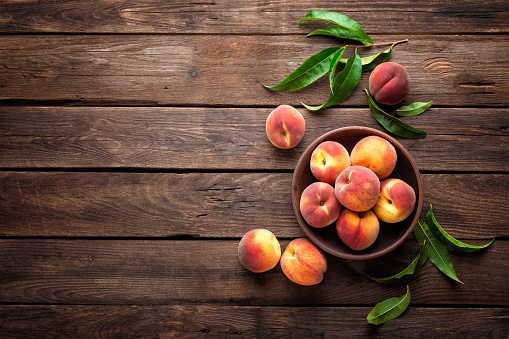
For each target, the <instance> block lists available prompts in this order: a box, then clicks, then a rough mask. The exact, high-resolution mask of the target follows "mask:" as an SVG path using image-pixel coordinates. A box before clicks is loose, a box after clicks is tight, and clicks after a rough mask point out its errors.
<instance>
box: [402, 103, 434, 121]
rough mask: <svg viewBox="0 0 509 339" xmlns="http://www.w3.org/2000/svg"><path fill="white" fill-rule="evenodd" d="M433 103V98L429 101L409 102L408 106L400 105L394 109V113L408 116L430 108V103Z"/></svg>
mask: <svg viewBox="0 0 509 339" xmlns="http://www.w3.org/2000/svg"><path fill="white" fill-rule="evenodd" d="M432 103H433V100H431V101H430V102H414V103H411V104H410V105H408V106H402V107H400V108H398V109H397V110H396V114H398V115H401V116H404V117H409V116H412V115H419V114H421V113H422V112H424V111H425V110H427V109H428V108H430V106H431V104H432Z"/></svg>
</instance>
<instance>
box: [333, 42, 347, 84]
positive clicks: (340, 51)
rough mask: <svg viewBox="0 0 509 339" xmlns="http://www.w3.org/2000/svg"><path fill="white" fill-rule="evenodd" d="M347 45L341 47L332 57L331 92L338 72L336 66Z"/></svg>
mask: <svg viewBox="0 0 509 339" xmlns="http://www.w3.org/2000/svg"><path fill="white" fill-rule="evenodd" d="M345 49H346V47H342V48H340V49H339V50H338V51H337V52H336V53H334V56H333V57H332V60H331V63H330V68H329V83H330V89H331V93H332V92H333V88H332V87H333V85H334V75H335V73H336V67H337V66H338V63H339V60H340V59H341V56H342V55H343V53H344V52H345Z"/></svg>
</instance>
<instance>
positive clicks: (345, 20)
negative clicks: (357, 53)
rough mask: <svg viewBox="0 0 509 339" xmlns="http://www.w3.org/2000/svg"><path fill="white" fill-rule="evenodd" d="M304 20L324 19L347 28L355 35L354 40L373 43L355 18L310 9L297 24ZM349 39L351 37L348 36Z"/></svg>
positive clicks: (365, 43)
mask: <svg viewBox="0 0 509 339" xmlns="http://www.w3.org/2000/svg"><path fill="white" fill-rule="evenodd" d="M305 20H324V21H329V22H332V23H334V24H336V25H339V26H341V27H343V28H344V29H345V30H348V31H350V32H351V34H353V35H354V36H356V37H357V38H356V39H354V40H357V41H360V42H362V43H363V44H364V45H369V44H372V43H373V40H371V38H370V37H369V35H367V34H366V33H365V32H364V30H363V29H362V27H361V25H359V24H358V23H357V22H356V21H355V20H353V19H351V18H349V17H347V16H346V15H343V14H340V13H336V12H329V11H320V10H317V11H312V12H309V13H308V14H307V15H306V16H305V17H303V18H302V19H300V21H299V25H300V24H301V23H302V22H303V21H305ZM349 39H351V38H349Z"/></svg>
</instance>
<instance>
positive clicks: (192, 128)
mask: <svg viewBox="0 0 509 339" xmlns="http://www.w3.org/2000/svg"><path fill="white" fill-rule="evenodd" d="M508 7H509V4H508V2H507V1H499V0H495V1H483V0H470V1H460V2H458V1H453V0H441V1H433V0H426V1H416V2H414V1H405V0H394V1H392V2H385V1H379V2H374V1H356V2H355V3H352V2H351V1H300V2H298V3H296V2H292V1H274V2H267V1H258V0H252V1H227V0H223V1H221V0H219V1H210V2H209V1H203V2H188V1H158V0H146V1H120V0H97V1H75V0H70V1H62V2H59V1H35V0H22V1H0V34H1V35H0V337H2V338H10V337H23V338H27V337H34V338H45V337H47V338H54V337H122V338H125V337H133V338H140V337H202V336H203V337H221V338H225V337H303V338H304V337H348V338H352V337H366V336H368V335H375V336H385V337H392V338H394V337H404V338H408V337H437V338H443V337H460V338H464V337H471V338H485V337H495V338H507V336H508V335H509V308H508V307H509V293H508V290H509V274H508V272H509V264H508V260H507V258H508V257H509V225H508V216H509V207H508V206H509V204H508V203H507V201H508V198H509V193H508V191H509V161H508V160H509V72H508V71H507V67H508V64H509V43H508V42H509V37H508V32H509V9H508ZM314 9H324V10H331V11H337V12H340V13H343V14H345V15H348V16H350V17H351V18H353V19H354V20H356V21H357V22H359V23H360V24H361V25H362V27H363V28H364V30H365V31H366V32H367V33H368V34H369V35H370V36H371V37H372V38H373V40H374V41H375V42H390V41H397V40H401V39H407V38H408V39H409V41H408V43H405V44H400V45H397V46H396V47H394V50H393V56H392V59H391V61H395V62H398V63H401V64H402V65H404V66H405V67H406V68H407V70H408V72H409V74H410V77H411V81H412V88H411V92H410V94H409V96H408V97H407V99H406V100H405V101H404V103H406V104H407V103H411V102H414V101H429V100H434V104H433V106H432V108H430V109H429V110H428V111H426V112H425V113H424V114H422V115H420V116H416V117H409V118H405V121H407V122H409V123H411V124H412V125H414V126H415V127H417V128H420V129H423V130H425V131H427V132H428V136H427V137H426V138H424V139H418V140H411V139H402V138H399V139H398V140H399V141H400V142H401V143H402V144H403V145H404V146H405V147H406V148H407V149H408V150H409V151H410V153H411V154H412V155H413V157H414V159H415V160H416V162H417V165H418V166H419V168H420V170H421V174H422V178H423V183H424V202H425V204H424V208H423V216H424V213H425V211H427V208H428V206H429V204H430V203H432V204H433V206H434V211H435V215H436V217H437V219H438V220H439V222H440V223H441V224H442V226H443V227H444V228H445V229H446V230H448V231H449V233H451V234H452V235H453V236H455V237H457V238H459V239H461V240H463V241H465V242H470V243H474V244H480V243H484V242H486V241H487V240H489V239H491V238H493V237H496V238H497V240H496V241H495V242H494V244H493V245H492V246H491V247H490V248H489V249H487V250H486V251H483V252H481V253H475V254H458V253H453V254H452V256H451V259H452V261H453V263H454V266H455V269H456V272H457V273H458V276H459V278H460V279H461V280H462V281H463V282H464V283H465V284H464V285H459V284H457V283H454V282H452V281H451V280H448V279H447V278H446V277H445V276H444V275H443V274H441V273H440V272H438V270H437V269H436V268H435V267H434V266H433V265H431V263H429V262H428V263H427V264H426V265H425V266H424V268H423V269H422V270H421V271H420V272H419V274H418V275H417V276H416V277H414V278H413V279H412V280H411V281H410V283H409V286H410V290H411V294H412V301H411V304H410V306H409V308H408V309H407V311H406V312H405V313H404V314H403V315H402V316H401V317H399V318H398V319H395V320H393V321H390V322H388V323H386V324H384V325H382V326H379V327H376V326H373V325H370V324H368V323H367V322H366V320H365V318H366V316H367V314H368V313H369V311H370V309H371V308H372V307H373V306H374V305H375V304H376V303H377V302H380V301H381V300H383V299H386V298H390V297H394V296H400V295H402V294H404V292H405V288H406V287H405V284H398V285H395V286H394V285H391V286H386V285H381V284H378V283H375V282H372V281H370V280H369V279H367V278H366V277H365V276H364V275H363V272H364V271H369V272H378V273H379V274H380V275H389V274H390V273H395V272H397V271H398V270H399V269H401V268H403V267H405V265H406V264H407V263H409V262H410V261H411V260H412V258H413V257H414V256H415V255H416V253H417V251H418V248H417V245H416V241H415V239H413V237H412V238H411V239H409V240H408V241H407V242H405V244H404V245H403V246H401V247H400V248H399V249H397V250H396V251H395V252H394V253H391V254H389V255H387V256H385V257H382V258H380V259H376V260H370V261H365V262H357V261H348V260H342V259H339V258H334V257H332V256H329V255H328V256H327V259H328V263H329V269H328V271H327V273H326V275H325V279H324V281H323V282H322V283H321V284H320V285H317V286H314V287H304V286H298V285H296V284H294V283H292V282H291V281H289V280H288V279H287V278H286V277H285V276H284V275H283V273H282V271H281V269H280V267H279V265H278V266H277V267H276V268H275V269H273V270H271V271H269V272H267V273H263V274H253V273H250V272H248V271H247V270H245V269H244V268H243V267H242V266H241V265H240V263H239V261H238V259H237V246H238V242H239V240H240V238H241V237H242V235H243V234H244V233H245V232H247V231H248V230H251V229H254V228H267V229H269V230H271V231H272V232H273V233H274V234H275V235H276V236H277V237H278V239H280V241H281V245H282V248H283V249H284V248H285V247H286V244H287V243H288V242H289V241H290V240H292V239H294V238H297V237H301V236H303V235H304V233H303V232H302V231H301V230H300V229H299V227H298V225H297V223H296V220H295V217H294V215H293V211H292V207H291V197H290V184H291V180H292V172H293V169H294V167H295V165H296V163H297V161H298V159H299V156H300V154H301V153H302V152H303V150H304V149H305V148H306V147H307V145H309V144H310V143H311V142H312V141H313V140H314V139H315V138H316V137H318V136H320V135H321V134H323V133H325V132H328V131H330V130H332V129H335V128H339V127H344V126H350V125H359V126H368V127H373V128H377V129H381V126H379V125H378V124H377V123H376V121H375V120H374V119H373V117H372V115H371V113H370V112H369V109H368V107H367V101H366V97H365V94H364V93H363V91H362V89H363V88H366V86H367V79H368V76H367V74H364V75H363V76H362V78H361V81H360V83H359V85H358V87H357V88H356V90H355V91H354V93H353V94H352V96H351V97H350V98H349V99H348V100H346V101H344V102H343V103H341V104H340V105H337V106H335V107H333V108H330V109H327V110H324V111H321V112H319V113H312V112H309V111H307V110H305V109H304V108H303V107H302V105H301V102H305V103H309V104H321V103H323V102H324V101H325V100H326V98H327V96H328V93H327V91H326V89H327V87H328V84H327V83H326V81H325V79H324V80H323V81H322V80H319V81H317V82H316V83H315V84H313V85H311V86H310V87H309V88H306V89H303V90H300V91H296V92H292V93H274V92H271V91H268V90H266V89H264V88H263V87H262V86H261V83H265V84H269V85H274V84H276V83H278V82H279V81H280V80H282V79H284V77H286V75H288V74H289V73H290V72H291V71H293V70H294V69H295V68H296V67H297V66H298V65H299V64H300V63H301V62H302V61H304V60H305V58H307V57H308V56H310V55H312V54H314V53H316V52H318V51H319V50H321V49H322V48H325V47H328V46H334V45H338V44H342V43H343V42H338V41H337V40H334V39H332V38H328V37H309V38H306V37H305V35H306V34H307V33H309V32H311V31H312V30H313V29H316V28H318V27H322V26H324V24H323V23H320V22H305V23H303V24H302V25H301V26H300V27H299V26H298V25H297V23H298V21H299V20H300V18H302V17H303V16H304V15H305V14H306V13H308V12H309V11H311V10H314ZM384 49H385V47H384ZM382 50H383V49H376V48H373V49H370V50H363V51H362V53H364V55H368V54H369V55H370V54H372V53H375V52H379V51H382ZM280 104H290V105H293V106H295V107H297V108H299V110H300V111H301V112H302V113H303V115H304V117H305V119H306V124H307V130H306V135H305V137H304V139H303V141H302V142H301V143H300V145H299V146H297V147H296V148H295V149H292V150H279V149H276V148H275V147H273V146H272V145H271V144H270V143H269V142H268V140H267V138H266V136H265V119H266V117H267V115H268V114H269V113H270V111H271V110H273V109H274V108H275V107H276V106H278V105H280Z"/></svg>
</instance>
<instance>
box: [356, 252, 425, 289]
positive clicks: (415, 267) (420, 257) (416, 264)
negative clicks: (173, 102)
mask: <svg viewBox="0 0 509 339" xmlns="http://www.w3.org/2000/svg"><path fill="white" fill-rule="evenodd" d="M427 259H428V256H427V255H426V249H425V247H424V246H422V247H421V250H420V251H419V253H418V254H417V257H415V259H414V260H413V261H412V262H411V263H410V265H408V267H407V268H405V269H404V270H403V271H401V272H399V273H397V274H395V275H393V276H390V277H387V278H374V277H370V276H369V275H367V274H366V273H364V274H365V275H366V276H367V277H368V278H370V279H371V280H374V281H377V282H379V283H384V284H388V283H397V282H400V281H402V280H403V279H406V278H409V277H411V276H413V275H414V274H417V272H418V271H419V270H420V269H421V267H422V266H424V264H425V263H426V260H427Z"/></svg>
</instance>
